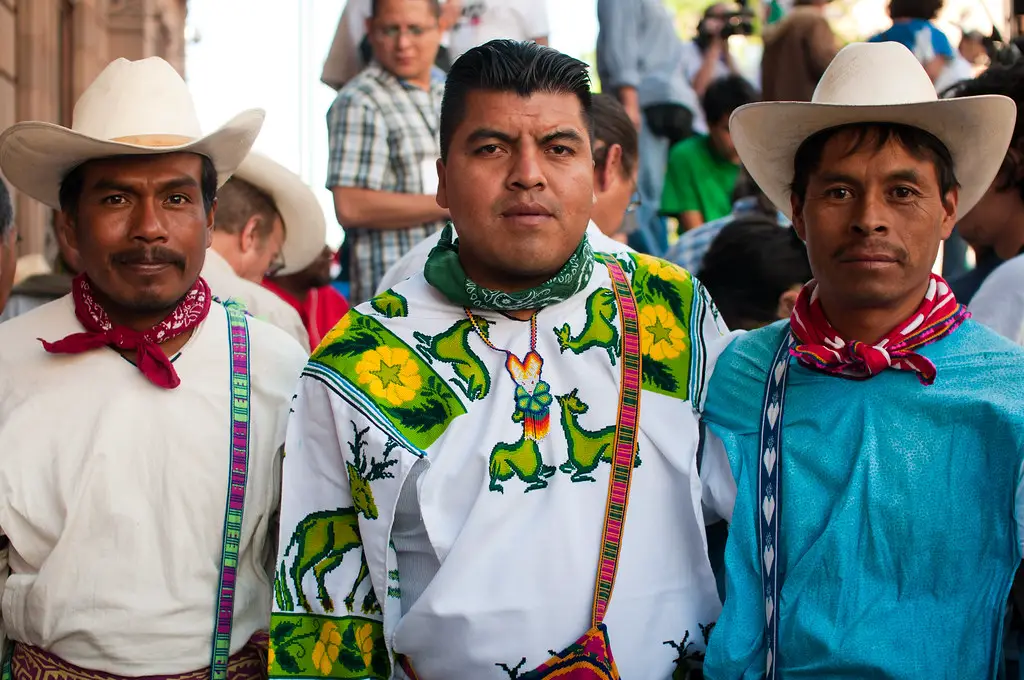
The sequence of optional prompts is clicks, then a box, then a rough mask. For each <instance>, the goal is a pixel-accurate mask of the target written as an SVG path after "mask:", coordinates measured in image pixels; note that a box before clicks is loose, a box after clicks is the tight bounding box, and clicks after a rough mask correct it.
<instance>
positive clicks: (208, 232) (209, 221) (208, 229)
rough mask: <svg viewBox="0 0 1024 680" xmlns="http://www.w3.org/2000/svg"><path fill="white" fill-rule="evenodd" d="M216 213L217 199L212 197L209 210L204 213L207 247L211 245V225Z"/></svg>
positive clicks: (214, 220)
mask: <svg viewBox="0 0 1024 680" xmlns="http://www.w3.org/2000/svg"><path fill="white" fill-rule="evenodd" d="M216 214H217V199H216V198H214V199H213V203H211V204H210V212H209V213H207V215H206V247H207V248H209V247H210V246H212V245H213V225H214V223H215V222H216Z"/></svg>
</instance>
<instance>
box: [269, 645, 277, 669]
mask: <svg viewBox="0 0 1024 680" xmlns="http://www.w3.org/2000/svg"><path fill="white" fill-rule="evenodd" d="M276 658H277V655H276V654H274V645H270V648H269V649H267V670H268V671H270V669H271V668H273V667H274V659H276Z"/></svg>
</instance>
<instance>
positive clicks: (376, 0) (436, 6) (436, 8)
mask: <svg viewBox="0 0 1024 680" xmlns="http://www.w3.org/2000/svg"><path fill="white" fill-rule="evenodd" d="M383 1H384V0H373V1H372V2H371V3H370V18H371V19H372V18H374V17H376V16H377V12H379V11H380V3H382V2H383ZM425 1H426V3H427V4H428V5H430V9H431V10H433V13H434V16H435V17H438V18H440V17H441V1H440V0H425Z"/></svg>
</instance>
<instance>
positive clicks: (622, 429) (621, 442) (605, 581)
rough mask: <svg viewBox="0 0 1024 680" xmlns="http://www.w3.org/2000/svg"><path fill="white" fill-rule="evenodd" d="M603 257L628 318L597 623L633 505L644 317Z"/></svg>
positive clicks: (615, 267) (613, 263) (617, 270)
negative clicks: (628, 510)
mask: <svg viewBox="0 0 1024 680" xmlns="http://www.w3.org/2000/svg"><path fill="white" fill-rule="evenodd" d="M597 258H598V259H599V260H600V261H601V262H603V263H604V265H605V266H606V267H607V268H608V273H609V275H610V276H611V279H612V290H613V291H614V292H615V300H616V302H618V306H619V318H621V319H622V362H621V371H622V377H621V382H620V387H619V415H618V419H617V421H616V425H615V449H614V451H613V457H612V470H611V474H610V475H609V479H608V502H607V505H606V507H605V513H604V531H603V533H602V535H601V553H600V555H601V557H600V561H599V562H598V569H597V583H596V585H595V586H594V608H593V617H592V624H593V625H595V626H596V625H597V624H599V623H601V622H602V621H603V620H604V615H605V613H606V612H607V611H608V603H609V602H610V601H611V598H612V588H613V587H614V586H615V574H616V572H617V571H618V568H619V549H620V547H621V545H622V530H623V528H624V527H625V524H626V507H627V505H628V503H629V485H630V481H631V479H632V476H633V464H634V463H635V461H636V449H637V434H638V431H639V420H640V372H641V353H640V317H639V314H638V313H637V309H636V298H635V297H634V296H633V288H632V286H631V285H630V283H629V280H628V279H627V278H626V274H625V272H624V271H623V270H622V265H621V264H619V261H618V260H617V259H615V258H614V257H612V256H610V255H598V256H597Z"/></svg>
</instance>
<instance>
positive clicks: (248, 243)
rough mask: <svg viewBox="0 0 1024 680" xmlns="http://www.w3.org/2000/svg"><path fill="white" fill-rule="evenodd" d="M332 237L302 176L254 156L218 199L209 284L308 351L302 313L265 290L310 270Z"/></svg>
mask: <svg viewBox="0 0 1024 680" xmlns="http://www.w3.org/2000/svg"><path fill="white" fill-rule="evenodd" d="M326 235H327V222H326V220H325V219H324V212H323V209H322V208H321V207H320V202H319V201H318V200H317V198H316V194H314V193H313V191H312V190H311V189H310V188H309V187H308V186H306V184H305V182H303V181H302V179H301V178H299V176H298V175H296V174H295V173H294V172H292V171H291V170H289V169H288V168H286V167H284V166H283V165H280V164H278V163H276V162H274V161H273V160H271V159H270V158H268V157H266V156H264V155H263V154H260V153H257V152H255V151H254V152H252V153H250V154H249V155H248V156H246V158H245V160H244V161H242V164H241V165H240V166H238V170H236V171H235V174H234V175H232V176H231V179H229V180H228V181H227V183H225V184H224V186H222V187H221V188H220V190H219V191H218V192H217V216H216V219H215V220H214V223H213V245H212V246H210V250H209V251H207V253H206V263H205V264H204V265H203V278H205V279H206V280H207V282H208V283H209V284H210V288H211V289H212V290H213V293H214V295H217V296H218V297H220V298H222V299H227V298H233V299H236V300H238V301H240V302H242V303H243V304H244V305H245V308H246V311H248V312H249V313H250V314H252V315H253V316H255V317H256V318H257V319H262V320H264V321H268V322H270V323H272V324H274V325H275V326H277V327H278V328H281V329H282V330H284V331H287V333H288V334H289V335H291V336H292V337H294V338H295V339H296V340H298V341H299V343H300V344H301V345H302V346H303V347H306V348H307V349H308V348H309V337H308V335H307V333H306V329H305V327H304V326H303V325H302V319H300V318H299V315H298V313H296V311H295V310H294V309H293V308H292V307H291V305H289V304H288V303H287V302H285V301H284V300H282V299H281V298H279V297H278V296H277V295H275V294H274V293H272V292H271V291H269V290H267V289H266V288H264V287H263V286H261V285H260V282H261V281H263V277H265V276H267V275H279V274H292V273H295V272H300V271H302V270H303V269H305V268H306V267H307V266H309V264H310V263H312V262H313V261H315V260H316V258H317V256H319V254H320V251H321V250H323V247H324V240H325V238H326Z"/></svg>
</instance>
